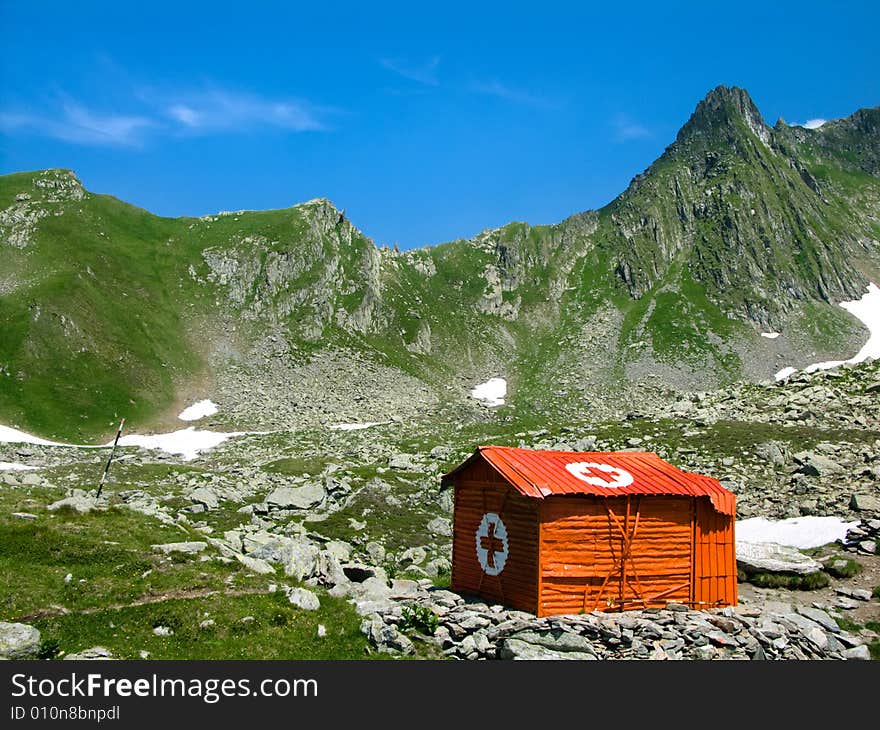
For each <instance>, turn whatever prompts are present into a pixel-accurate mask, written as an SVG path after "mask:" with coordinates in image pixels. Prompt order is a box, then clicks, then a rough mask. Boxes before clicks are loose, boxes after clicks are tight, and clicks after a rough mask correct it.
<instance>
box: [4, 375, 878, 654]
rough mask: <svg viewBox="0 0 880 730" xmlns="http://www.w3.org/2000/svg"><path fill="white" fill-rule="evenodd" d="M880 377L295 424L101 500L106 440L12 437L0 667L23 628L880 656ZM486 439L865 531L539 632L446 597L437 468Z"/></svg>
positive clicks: (128, 473)
mask: <svg viewBox="0 0 880 730" xmlns="http://www.w3.org/2000/svg"><path fill="white" fill-rule="evenodd" d="M878 388H880V362H878V361H871V362H866V363H862V364H860V365H855V366H844V367H841V368H838V369H836V370H830V371H820V372H816V373H812V374H801V375H798V376H796V377H793V378H790V379H789V380H787V381H780V382H778V383H772V384H771V383H767V384H764V385H755V386H745V385H739V386H735V387H733V388H730V389H725V390H722V391H713V392H705V393H697V394H693V395H690V396H688V397H685V398H683V399H682V400H681V401H680V402H679V403H677V404H676V406H675V408H673V409H672V410H662V411H658V412H649V411H645V412H642V413H635V412H631V413H629V414H627V415H626V417H625V418H624V419H623V420H619V421H605V422H581V423H570V424H568V425H565V426H561V427H553V428H546V429H530V430H518V427H517V425H516V424H513V423H509V422H505V421H497V422H493V423H484V424H471V425H467V424H461V423H458V422H450V423H445V424H443V423H432V424H427V423H423V424H420V425H419V427H418V428H415V427H414V425H413V424H409V423H400V422H391V423H387V424H383V425H378V426H374V427H372V428H366V429H360V430H350V431H341V430H338V431H333V430H326V431H320V432H315V431H308V430H303V431H294V430H291V431H285V432H282V433H275V434H264V435H250V436H242V437H240V438H237V439H232V440H229V441H226V442H225V443H223V444H222V445H220V446H218V447H217V448H215V449H213V450H210V451H207V452H205V453H204V454H202V455H200V456H199V457H198V458H196V459H193V460H189V461H184V460H182V459H181V458H179V457H175V456H171V455H168V454H165V453H163V452H157V451H151V450H146V449H140V448H132V447H125V448H122V449H121V450H120V451H121V455H120V459H119V461H118V462H117V463H116V464H114V466H113V468H112V470H111V478H110V480H109V481H108V483H107V486H106V488H105V491H104V494H103V495H102V497H101V499H97V500H96V499H95V497H94V493H95V490H94V487H95V484H96V481H97V477H98V475H99V474H100V472H101V470H102V467H103V462H104V459H105V458H106V455H107V450H106V449H100V450H83V449H72V448H67V447H58V446H39V445H20V444H19V445H16V444H4V445H2V446H0V462H7V463H16V464H19V465H21V466H28V467H35V468H34V469H32V470H19V471H3V472H0V481H2V484H3V487H2V489H0V499H2V502H3V504H2V510H0V533H2V534H0V586H2V591H0V611H2V616H3V618H4V621H5V623H4V624H2V627H3V629H2V632H0V635H2V636H4V637H6V636H7V634H9V635H11V636H12V637H13V638H12V639H8V638H3V639H0V654H2V653H4V652H6V654H7V655H9V654H10V652H11V651H13V650H10V649H9V648H8V647H9V646H20V645H21V641H25V640H26V639H27V636H30V639H27V641H30V644H27V641H25V644H27V645H29V646H31V649H30V650H28V651H29V652H30V654H29V655H34V654H36V655H39V656H44V657H46V658H56V657H63V656H67V655H79V654H81V653H82V652H83V651H87V650H88V651H91V652H92V653H93V654H97V655H100V656H103V655H105V654H109V655H111V656H113V657H118V658H139V657H153V658H171V657H174V658H202V657H204V658H220V657H225V658H229V657H235V658H238V657H241V658H295V657H300V658H305V657H322V658H331V657H332V658H362V657H368V656H372V657H386V658H391V657H413V658H418V657H422V658H439V657H449V658H462V659H477V658H541V657H543V658H570V659H594V658H595V659H603V658H651V659H686V658H692V659H693V658H699V659H707V658H719V659H724V658H743V659H744V658H752V659H757V658H771V659H772V658H780V659H784V658H789V659H790V658H836V659H841V658H850V659H852V658H869V657H870V656H872V652H873V654H874V655H875V656H876V654H877V652H878V650H880V643H878V629H880V624H878V620H880V588H878V587H880V557H878V555H877V534H878V531H880V399H878V398H876V397H875V396H876V393H877V392H878V390H877V389H878ZM490 442H491V443H497V444H506V445H519V446H527V447H531V448H544V449H547V448H549V449H564V450H618V449H628V448H629V449H638V450H646V449H647V450H651V451H655V452H656V453H658V454H660V455H661V456H662V457H663V458H666V459H668V460H670V461H671V462H672V463H674V464H676V465H677V466H679V467H681V468H684V469H690V470H695V471H699V472H703V473H708V474H714V475H717V476H718V477H719V478H721V479H722V480H723V483H724V484H725V485H726V486H727V487H728V488H730V489H732V490H733V491H735V492H736V493H737V496H738V508H739V515H738V518H739V519H740V520H743V519H748V518H753V517H757V516H760V517H764V518H767V519H771V520H781V519H786V518H788V519H791V518H803V517H811V516H820V515H821V516H827V515H832V516H837V517H840V518H841V519H842V520H844V521H846V522H851V523H853V529H851V530H850V533H849V536H848V537H847V538H846V539H845V540H843V541H839V542H834V543H831V544H826V545H821V546H817V547H815V548H813V549H808V550H804V551H798V550H794V549H790V552H793V553H797V556H798V560H797V561H794V562H792V563H791V565H789V566H787V565H783V566H781V569H780V566H777V567H776V568H775V569H773V570H768V569H767V568H766V566H764V565H763V564H761V563H759V564H757V565H750V564H749V563H748V561H746V562H741V564H740V568H741V580H742V581H743V582H742V583H741V584H740V596H741V602H740V605H739V606H737V607H736V608H734V609H724V610H721V611H690V610H688V609H687V608H686V607H684V606H675V605H672V606H669V607H668V608H667V609H666V610H662V611H653V610H652V611H641V612H638V611H637V612H627V613H626V614H603V613H595V614H589V615H584V616H572V617H554V618H549V619H535V618H534V617H531V616H529V615H527V614H522V613H520V612H516V611H509V610H506V609H503V608H502V607H500V606H486V605H484V604H482V603H480V602H477V601H474V600H472V599H468V598H467V597H461V596H458V595H456V594H453V593H451V592H450V591H449V590H448V584H449V570H450V559H451V552H450V551H451V510H452V500H451V494H450V492H448V491H444V492H441V491H440V490H439V476H440V474H441V473H442V472H444V471H445V470H447V469H449V468H450V467H451V466H453V465H455V464H457V463H459V462H460V461H461V460H463V459H464V458H465V457H466V456H467V455H468V454H469V453H470V445H471V444H476V443H490ZM788 558H789V559H791V556H790V555H789V556H788ZM18 625H24V626H25V627H31V629H30V631H31V633H29V634H27V636H25V637H24V638H22V633H23V632H26V629H23V628H21V627H20V626H18ZM10 627H12V628H10ZM4 632H5V633H4ZM33 632H39V640H37V639H36V638H35V637H36V634H35V633H33ZM15 636H19V639H20V640H21V641H19V644H15ZM4 642H6V643H4ZM4 646H5V647H7V648H6V649H4V648H3V647H4ZM22 651H24V650H22ZM26 653H27V652H26Z"/></svg>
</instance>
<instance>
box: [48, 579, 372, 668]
mask: <svg viewBox="0 0 880 730" xmlns="http://www.w3.org/2000/svg"><path fill="white" fill-rule="evenodd" d="M207 621H213V624H210V625H206V626H204V627H202V626H201V624H202V623H203V622H207ZM319 624H323V625H324V626H325V627H326V630H327V634H326V636H325V637H324V638H319V637H318V625H319ZM35 625H36V627H37V628H38V629H39V630H40V632H41V634H42V635H43V637H44V641H46V640H48V641H51V642H54V646H55V647H56V650H57V651H64V652H66V653H68V654H69V653H72V652H75V651H82V650H83V649H86V648H88V647H91V646H104V647H106V648H107V649H109V650H110V651H111V652H112V653H113V654H114V655H115V656H117V657H120V658H122V659H138V658H139V657H140V652H141V651H147V652H149V657H150V658H151V659H180V658H186V659H362V658H364V657H365V656H366V650H367V640H366V637H365V636H364V635H363V634H361V632H360V629H359V619H358V616H357V614H356V613H355V611H354V608H353V607H352V606H350V605H349V604H347V603H346V602H345V601H344V600H343V599H339V598H332V597H330V596H327V595H326V594H324V595H321V608H320V609H319V610H317V611H304V610H302V609H299V608H297V607H295V606H292V605H291V604H290V602H289V601H288V600H287V598H286V596H285V595H284V594H283V593H282V592H281V591H276V592H275V593H268V594H261V595H242V596H228V595H223V594H218V595H213V596H209V597H205V598H199V599H195V600H185V599H177V600H170V601H165V602H164V603H161V604H151V605H144V606H130V607H125V608H118V609H104V610H101V611H98V612H96V613H91V614H71V615H67V616H53V617H48V618H44V619H40V620H38V621H36V622H35ZM158 626H163V627H168V628H170V629H171V630H172V631H173V634H171V635H170V636H157V635H155V634H154V633H153V629H154V628H155V627H158Z"/></svg>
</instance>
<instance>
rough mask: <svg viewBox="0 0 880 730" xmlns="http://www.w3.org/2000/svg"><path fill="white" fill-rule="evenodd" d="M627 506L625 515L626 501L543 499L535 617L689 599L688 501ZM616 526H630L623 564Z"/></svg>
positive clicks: (643, 500) (640, 501)
mask: <svg viewBox="0 0 880 730" xmlns="http://www.w3.org/2000/svg"><path fill="white" fill-rule="evenodd" d="M629 505H630V507H629V516H628V517H627V498H620V497H618V498H609V499H604V498H597V497H590V496H558V497H548V498H547V499H545V500H544V501H543V504H542V506H541V530H540V534H541V546H540V550H541V595H540V601H539V613H538V615H540V616H547V615H552V614H558V613H578V612H580V611H582V610H586V611H590V610H593V609H594V608H595V609H597V610H608V609H615V610H617V609H620V608H621V607H623V608H638V607H640V606H644V605H649V606H663V605H665V604H666V603H667V602H668V601H681V602H687V601H688V600H689V599H690V596H691V580H692V577H691V552H692V551H691V543H692V539H693V527H692V526H693V519H694V515H693V500H692V499H691V498H690V497H666V496H664V497H651V496H646V497H631V498H629ZM637 513H638V515H639V516H638V524H636V514H637ZM615 518H616V522H615ZM621 530H624V531H625V532H626V534H632V532H633V530H635V536H634V537H633V539H632V547H631V552H630V558H629V559H627V560H625V561H624V560H623V557H624V554H623V548H624V537H623V532H622V531H621Z"/></svg>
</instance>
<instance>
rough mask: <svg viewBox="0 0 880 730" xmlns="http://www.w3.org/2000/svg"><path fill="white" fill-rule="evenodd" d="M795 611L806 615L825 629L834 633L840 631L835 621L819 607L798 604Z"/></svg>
mask: <svg viewBox="0 0 880 730" xmlns="http://www.w3.org/2000/svg"><path fill="white" fill-rule="evenodd" d="M797 612H798V613H799V614H800V615H801V616H806V617H807V618H808V619H810V620H811V621H815V622H816V623H817V624H819V626H821V627H822V628H823V629H825V630H826V631H830V632H832V633H834V634H836V633H838V632H839V631H840V627H839V626H838V625H837V622H836V621H835V620H834V619H833V618H831V616H829V615H828V614H827V613H826V612H825V611H823V610H822V609H821V608H813V607H811V606H798V607H797Z"/></svg>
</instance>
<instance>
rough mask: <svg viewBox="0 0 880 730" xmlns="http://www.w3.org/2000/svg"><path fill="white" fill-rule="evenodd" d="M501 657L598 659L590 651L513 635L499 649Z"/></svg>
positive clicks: (521, 658)
mask: <svg viewBox="0 0 880 730" xmlns="http://www.w3.org/2000/svg"><path fill="white" fill-rule="evenodd" d="M498 656H499V657H500V658H501V659H515V660H519V661H535V660H539V661H541V660H548V659H567V660H570V661H578V660H581V661H584V660H586V661H589V660H593V659H596V655H595V654H592V653H588V652H578V651H559V650H555V649H549V648H547V647H545V646H540V645H537V644H531V643H529V642H527V641H522V640H521V639H516V638H513V637H510V638H507V639H504V640H503V641H502V642H501V645H500V647H499V649H498Z"/></svg>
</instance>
